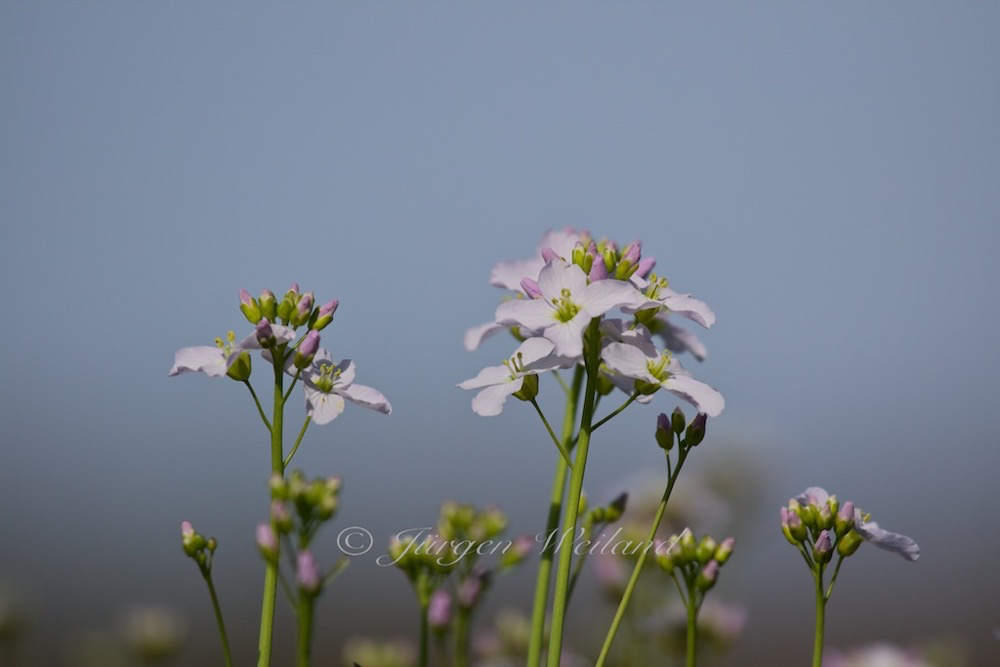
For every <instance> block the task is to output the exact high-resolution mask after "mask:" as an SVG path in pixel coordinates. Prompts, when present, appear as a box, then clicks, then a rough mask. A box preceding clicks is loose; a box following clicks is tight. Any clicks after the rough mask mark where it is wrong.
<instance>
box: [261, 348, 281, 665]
mask: <svg viewBox="0 0 1000 667" xmlns="http://www.w3.org/2000/svg"><path fill="white" fill-rule="evenodd" d="M271 354H272V359H273V360H274V361H273V363H274V418H273V421H272V426H271V473H272V474H277V475H281V476H282V477H283V476H284V474H285V465H284V456H283V454H282V440H281V436H282V433H283V430H284V423H283V417H284V409H285V402H284V400H283V395H282V391H283V388H284V371H283V370H282V369H283V368H284V362H285V359H284V350H283V349H281V348H280V347H277V346H273V347H272V348H271ZM272 528H273V526H272ZM276 532H277V531H276ZM278 548H279V549H280V543H279V545H278ZM278 555H279V556H280V554H278ZM278 561H279V558H271V559H268V561H267V565H266V569H265V570H264V599H263V602H262V603H261V606H260V639H259V642H258V644H257V667H270V665H271V637H272V635H273V633H274V603H275V600H276V599H277V597H278Z"/></svg>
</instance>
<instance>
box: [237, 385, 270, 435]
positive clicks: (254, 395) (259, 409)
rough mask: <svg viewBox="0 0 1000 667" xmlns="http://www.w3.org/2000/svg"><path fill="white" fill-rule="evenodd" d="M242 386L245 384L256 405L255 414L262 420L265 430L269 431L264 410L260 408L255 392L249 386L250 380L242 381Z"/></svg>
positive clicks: (268, 423) (251, 386) (268, 422)
mask: <svg viewBox="0 0 1000 667" xmlns="http://www.w3.org/2000/svg"><path fill="white" fill-rule="evenodd" d="M243 384H245V385H246V386H247V389H249V390H250V395H251V396H253V402H254V403H256V404H257V413H258V414H259V415H260V418H261V419H263V420H264V426H266V427H267V430H268V431H270V430H271V422H270V421H268V419H267V415H265V414H264V408H262V407H261V406H260V399H259V398H257V392H255V391H254V390H253V385H251V384H250V380H244V381H243Z"/></svg>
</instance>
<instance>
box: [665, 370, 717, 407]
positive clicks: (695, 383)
mask: <svg viewBox="0 0 1000 667" xmlns="http://www.w3.org/2000/svg"><path fill="white" fill-rule="evenodd" d="M661 386H662V387H663V388H664V389H666V390H667V391H669V392H670V393H671V394H674V395H675V396H679V397H681V398H683V399H684V400H685V401H687V402H688V403H690V404H691V405H693V406H695V407H696V408H698V412H704V413H705V414H706V415H708V416H709V417H718V416H719V415H720V414H722V410H723V408H725V407H726V399H724V398H723V397H722V394H720V393H719V392H718V391H716V390H715V389H713V388H712V387H709V386H708V385H707V384H705V383H704V382H701V381H700V380H695V379H694V378H693V377H691V376H689V375H671V376H670V377H668V378H667V379H666V380H665V381H664V382H663V383H662V384H661Z"/></svg>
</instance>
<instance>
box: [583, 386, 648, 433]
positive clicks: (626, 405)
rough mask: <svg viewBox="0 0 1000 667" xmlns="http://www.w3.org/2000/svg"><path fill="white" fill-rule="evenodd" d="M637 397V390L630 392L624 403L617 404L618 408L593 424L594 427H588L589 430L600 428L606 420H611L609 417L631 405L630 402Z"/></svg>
mask: <svg viewBox="0 0 1000 667" xmlns="http://www.w3.org/2000/svg"><path fill="white" fill-rule="evenodd" d="M637 398H639V392H635V393H634V394H632V395H631V396H629V397H628V400H627V401H625V402H624V403H622V404H621V405H619V406H618V409H616V410H615V411H614V412H612V413H611V414H610V415H608V416H607V417H605V418H604V419H602V420H601V421H599V422H597V423H596V424H594V427H593V428H592V429H590V430H591V432H593V431H596V430H597V429H599V428H601V426H603V425H604V424H605V423H606V422H609V421H611V419H612V418H613V417H616V416H617V415H618V414H619V413H620V412H621V411H622V410H624V409H625V408H627V407H628V406H630V405H632V402H633V401H634V400H635V399H637Z"/></svg>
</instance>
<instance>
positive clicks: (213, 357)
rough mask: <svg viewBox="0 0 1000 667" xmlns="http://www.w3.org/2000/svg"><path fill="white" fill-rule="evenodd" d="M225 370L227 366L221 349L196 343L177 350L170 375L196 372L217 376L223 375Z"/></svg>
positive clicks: (227, 368)
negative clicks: (196, 344) (193, 345)
mask: <svg viewBox="0 0 1000 667" xmlns="http://www.w3.org/2000/svg"><path fill="white" fill-rule="evenodd" d="M227 370H229V367H228V366H227V364H226V357H225V355H224V354H223V353H222V350H221V349H219V348H218V347H215V346H211V345H198V346H195V347H185V348H182V349H180V350H177V353H176V354H174V365H173V367H172V368H171V369H170V375H171V376H173V375H180V374H181V373H190V372H196V373H204V374H205V375H207V376H209V377H219V376H222V375H225V374H226V371H227Z"/></svg>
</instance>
